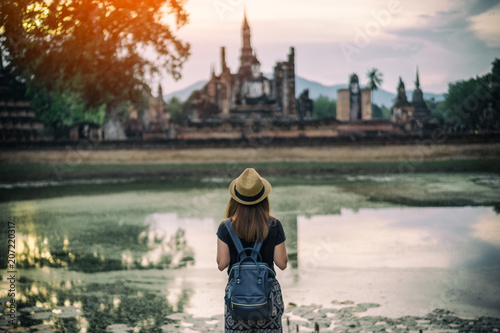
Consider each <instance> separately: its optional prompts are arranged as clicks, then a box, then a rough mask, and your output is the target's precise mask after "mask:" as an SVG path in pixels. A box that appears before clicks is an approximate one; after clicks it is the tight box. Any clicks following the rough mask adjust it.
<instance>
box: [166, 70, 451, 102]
mask: <svg viewBox="0 0 500 333" xmlns="http://www.w3.org/2000/svg"><path fill="white" fill-rule="evenodd" d="M266 77H272V75H270V74H266ZM206 83H207V81H206V80H201V81H198V82H196V83H194V84H192V85H190V86H188V87H186V88H184V89H181V90H178V91H174V92H172V93H169V94H165V95H164V96H163V97H164V99H165V100H169V99H170V98H172V97H173V96H176V97H177V98H179V99H180V100H181V101H185V100H187V99H188V97H189V95H190V94H191V93H192V92H193V91H194V90H198V89H201V88H203V86H204V85H205V84H206ZM362 87H363V86H362ZM345 88H347V83H346V84H334V85H331V86H327V85H323V84H321V83H319V82H316V81H311V80H307V79H304V78H303V77H300V76H296V77H295V93H296V95H297V96H299V95H300V93H302V91H304V89H309V97H310V98H312V99H316V98H317V97H318V96H320V95H323V96H327V97H328V98H330V99H337V90H339V89H345ZM406 95H407V96H408V99H409V100H411V98H412V95H413V91H412V90H407V91H406ZM395 98H396V89H394V92H389V91H387V90H384V89H378V90H377V91H375V92H374V93H373V102H374V103H375V104H377V105H385V106H387V107H390V106H392V104H393V102H394V99H395ZM424 98H425V99H426V100H427V99H431V98H434V99H435V100H436V101H443V100H444V95H443V94H434V93H427V92H425V91H424Z"/></svg>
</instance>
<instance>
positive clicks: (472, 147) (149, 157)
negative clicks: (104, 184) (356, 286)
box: [0, 143, 500, 164]
mask: <svg viewBox="0 0 500 333" xmlns="http://www.w3.org/2000/svg"><path fill="white" fill-rule="evenodd" d="M499 156H500V143H492V144H465V145H458V144H447V145H393V146H388V145H384V146H362V145H361V146H342V147H299V148H240V149H239V148H210V149H127V150H124V149H116V150H93V149H92V148H90V149H88V148H83V149H67V150H19V151H1V152H0V163H68V162H72V163H74V162H77V163H90V164H94V163H95V164H114V163H120V164H122V163H125V164H126V163H130V164H138V163H139V164H191V163H193V164H194V163H221V162H231V161H235V162H236V161H237V162H279V161H283V162H305V161H307V162H368V161H401V160H417V161H422V160H426V161H432V160H443V159H449V160H455V159H460V160H463V159H468V158H476V159H477V158H488V157H499Z"/></svg>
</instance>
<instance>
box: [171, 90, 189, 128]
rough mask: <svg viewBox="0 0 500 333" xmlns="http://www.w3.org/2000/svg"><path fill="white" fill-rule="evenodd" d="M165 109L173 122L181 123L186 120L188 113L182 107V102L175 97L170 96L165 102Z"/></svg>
mask: <svg viewBox="0 0 500 333" xmlns="http://www.w3.org/2000/svg"><path fill="white" fill-rule="evenodd" d="M166 106H167V111H168V112H170V120H171V121H172V122H174V123H183V122H185V121H187V120H188V113H187V112H186V111H185V110H184V108H183V106H184V105H183V103H182V102H181V100H180V99H178V98H177V97H175V96H174V97H172V98H171V99H170V100H168V101H167V103H166Z"/></svg>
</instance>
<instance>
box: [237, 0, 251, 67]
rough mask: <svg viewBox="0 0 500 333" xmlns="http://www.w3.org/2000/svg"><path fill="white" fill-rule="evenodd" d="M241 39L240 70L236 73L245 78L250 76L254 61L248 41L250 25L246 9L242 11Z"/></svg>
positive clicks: (249, 38)
mask: <svg viewBox="0 0 500 333" xmlns="http://www.w3.org/2000/svg"><path fill="white" fill-rule="evenodd" d="M241 37H242V42H243V46H242V47H241V56H240V69H239V70H238V73H239V74H240V75H243V76H245V75H249V74H250V66H251V65H252V61H253V59H254V55H253V49H252V43H251V41H250V40H251V33H250V25H249V24H248V19H247V12H246V8H244V11H243V26H242V29H241Z"/></svg>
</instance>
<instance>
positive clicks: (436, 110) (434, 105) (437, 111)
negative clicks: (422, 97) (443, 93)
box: [425, 97, 446, 121]
mask: <svg viewBox="0 0 500 333" xmlns="http://www.w3.org/2000/svg"><path fill="white" fill-rule="evenodd" d="M425 103H426V104H427V107H428V108H429V111H431V114H432V116H433V117H435V118H437V119H439V120H440V121H444V120H445V113H446V102H445V101H440V102H436V100H435V98H434V97H432V98H431V99H428V100H426V101H425Z"/></svg>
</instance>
